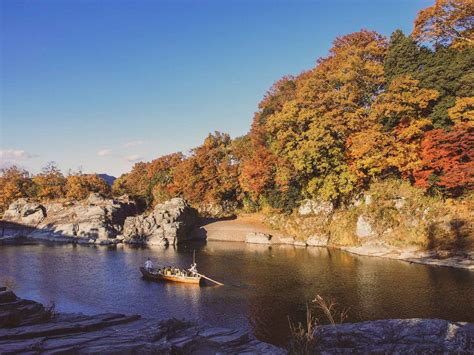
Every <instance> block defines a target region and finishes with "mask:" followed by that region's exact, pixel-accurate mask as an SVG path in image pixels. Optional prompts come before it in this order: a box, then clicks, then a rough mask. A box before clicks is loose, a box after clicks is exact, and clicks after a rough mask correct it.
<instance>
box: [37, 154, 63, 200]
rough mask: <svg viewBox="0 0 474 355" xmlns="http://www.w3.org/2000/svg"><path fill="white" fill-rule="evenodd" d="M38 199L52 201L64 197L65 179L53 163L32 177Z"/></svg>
mask: <svg viewBox="0 0 474 355" xmlns="http://www.w3.org/2000/svg"><path fill="white" fill-rule="evenodd" d="M33 182H34V183H35V184H36V186H37V189H38V194H37V196H38V197H39V198H40V199H46V200H53V199H57V198H63V197H65V195H66V178H65V177H64V175H63V174H62V173H61V170H60V169H59V168H58V167H57V165H56V163H55V162H49V163H48V164H47V165H46V166H45V167H44V168H43V169H42V170H41V173H39V174H38V175H35V176H34V177H33Z"/></svg>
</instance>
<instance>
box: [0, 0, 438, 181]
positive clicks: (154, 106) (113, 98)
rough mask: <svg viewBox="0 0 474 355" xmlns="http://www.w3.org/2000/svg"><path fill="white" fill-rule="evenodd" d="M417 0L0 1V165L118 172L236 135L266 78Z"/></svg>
mask: <svg viewBox="0 0 474 355" xmlns="http://www.w3.org/2000/svg"><path fill="white" fill-rule="evenodd" d="M432 2H433V1H425V0H398V1H395V0H370V1H369V0H333V1H329V0H328V1H316V0H315V1H310V0H286V1H280V0H194V1H191V0H170V1H160V0H156V1H151V0H128V1H123V0H55V1H51V0H41V1H34V0H30V1H22V0H0V3H1V19H0V20H1V21H0V22H1V101H0V105H1V107H0V108H1V112H0V113H1V126H0V130H1V132H0V149H1V152H0V154H1V155H0V158H1V159H2V164H4V165H5V164H11V163H15V164H18V165H21V166H23V167H25V168H27V169H29V170H30V171H31V172H34V173H36V172H38V171H39V170H40V168H41V167H42V166H44V165H45V163H46V162H48V161H51V160H54V161H56V162H57V163H58V164H59V166H60V167H61V168H62V169H63V170H64V171H66V170H67V169H73V170H74V169H77V168H79V167H82V170H83V171H84V172H97V173H109V174H113V175H116V176H117V175H120V174H121V173H123V172H126V171H128V170H129V169H130V168H131V166H132V165H133V163H134V162H135V161H137V160H146V161H148V160H151V159H153V158H155V157H158V156H160V155H163V154H168V153H172V152H175V151H183V152H186V151H188V150H189V149H190V148H192V147H194V146H197V145H199V144H200V143H201V142H202V141H203V139H204V137H205V136H206V135H207V134H208V133H209V132H213V131H215V130H218V131H223V132H227V133H230V134H231V136H232V137H236V136H240V135H243V134H245V133H246V132H247V131H248V129H249V127H250V123H251V120H252V117H253V113H254V112H255V111H256V108H257V104H258V102H259V101H260V100H261V98H262V97H263V95H264V94H265V92H266V90H267V89H268V88H269V87H270V86H271V85H272V83H273V82H274V81H276V80H277V79H279V78H280V77H281V76H283V75H285V74H298V73H299V72H301V71H302V70H305V69H309V68H311V67H313V66H314V64H315V62H316V59H317V58H318V57H321V56H325V55H326V54H327V51H328V49H329V48H330V47H331V42H332V40H333V39H334V38H335V37H336V36H338V35H343V34H347V33H350V32H354V31H358V30H360V29H361V28H368V29H373V30H376V31H378V32H380V33H382V34H384V35H390V33H391V32H393V31H394V30H395V29H397V28H401V29H402V30H403V31H405V32H406V33H409V32H410V31H411V29H412V23H413V20H414V18H415V16H416V13H417V11H419V10H420V9H422V8H425V7H427V6H429V5H431V3H432Z"/></svg>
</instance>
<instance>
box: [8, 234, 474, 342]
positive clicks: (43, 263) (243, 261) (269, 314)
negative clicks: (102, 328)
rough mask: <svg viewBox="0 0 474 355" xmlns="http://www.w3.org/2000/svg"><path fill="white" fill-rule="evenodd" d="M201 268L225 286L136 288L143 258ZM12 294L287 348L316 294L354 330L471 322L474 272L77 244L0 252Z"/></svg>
mask: <svg viewBox="0 0 474 355" xmlns="http://www.w3.org/2000/svg"><path fill="white" fill-rule="evenodd" d="M193 249H195V250H196V259H197V263H198V269H199V270H200V271H201V272H202V273H204V274H207V275H209V276H211V277H213V278H215V279H216V280H219V281H222V282H223V283H225V286H223V287H199V286H195V285H183V284H174V283H153V282H148V281H144V280H142V279H141V275H140V273H139V270H138V267H139V266H140V265H142V264H143V263H144V261H145V259H146V257H151V258H152V260H153V261H154V262H155V264H159V263H162V264H174V265H181V266H188V265H189V264H190V263H191V260H192V251H193ZM4 280H10V282H13V283H14V286H15V287H14V289H15V291H16V292H17V294H18V295H20V296H21V297H24V298H30V299H34V300H37V301H40V302H43V303H46V304H48V303H50V302H54V303H55V304H56V309H57V310H58V311H63V312H83V313H99V312H121V313H127V314H141V315H143V316H144V317H156V318H169V317H177V318H186V319H195V320H199V321H204V322H206V323H208V324H211V325H215V326H226V327H233V328H244V329H248V330H249V331H251V332H252V333H253V334H254V335H255V336H256V337H257V338H259V339H260V340H263V341H267V342H271V343H274V344H278V345H284V344H285V343H286V339H287V336H288V317H290V318H291V319H294V320H303V319H304V315H305V310H306V306H305V304H306V302H307V301H310V300H311V299H312V298H314V296H315V295H316V294H319V295H321V296H323V297H324V298H326V299H332V300H334V301H336V302H337V303H338V304H339V305H340V306H341V307H348V308H350V310H349V320H350V321H362V320H371V319H381V318H411V317H426V318H444V319H449V320H455V321H470V322H473V321H474V273H471V272H469V271H465V270H457V269H451V268H437V267H431V266H424V265H416V264H409V263H404V262H399V261H392V260H385V259H380V258H370V257H358V256H353V255H350V254H347V253H344V252H339V251H335V250H327V249H324V248H306V249H305V248H294V247H292V246H281V247H272V248H269V247H267V246H260V245H246V244H244V243H229V242H227V243H226V242H208V243H207V244H192V245H187V246H183V247H179V248H177V249H174V248H172V247H170V248H166V249H165V248H153V249H135V248H130V247H127V246H119V247H117V248H106V247H88V246H73V245H24V246H0V283H2V281H4Z"/></svg>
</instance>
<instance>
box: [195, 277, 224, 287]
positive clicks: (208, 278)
mask: <svg viewBox="0 0 474 355" xmlns="http://www.w3.org/2000/svg"><path fill="white" fill-rule="evenodd" d="M198 275H199V276H201V277H202V278H203V279H206V280H209V281H212V282H214V283H215V284H217V285H219V286H224V284H223V283H221V282H219V281H216V280H213V279H211V278H210V277H207V276H205V275H202V274H198Z"/></svg>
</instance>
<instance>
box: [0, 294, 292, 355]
mask: <svg viewBox="0 0 474 355" xmlns="http://www.w3.org/2000/svg"><path fill="white" fill-rule="evenodd" d="M25 303H27V304H31V305H35V307H36V308H34V307H30V308H29V309H26V310H25V307H24V306H22V305H23V304H25ZM5 319H7V320H8V319H12V320H14V321H13V322H10V323H7V322H5V321H4V322H3V323H0V353H2V354H11V353H29V354H37V353H70V352H73V353H75V354H77V353H97V354H117V353H121V354H128V353H140V354H142V353H144V354H156V353H159V354H170V353H171V354H173V353H185V354H190V353H201V354H216V353H234V354H235V353H253V354H283V353H284V351H283V350H282V349H280V348H277V347H275V346H273V345H270V344H266V343H262V342H260V341H257V340H255V339H254V338H252V337H251V336H250V335H249V334H247V333H245V332H242V331H236V330H230V329H225V328H212V327H208V326H198V325H195V324H194V323H191V322H185V321H179V320H176V319H169V320H162V321H158V320H147V319H140V317H139V316H126V315H122V314H109V313H106V314H99V315H95V316H86V315H82V314H55V313H53V312H50V311H49V312H48V311H46V310H45V309H44V307H43V306H42V305H41V304H39V303H36V302H33V301H26V300H22V299H20V298H18V297H16V295H15V294H14V293H13V292H11V291H8V290H6V289H5V288H0V320H5Z"/></svg>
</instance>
